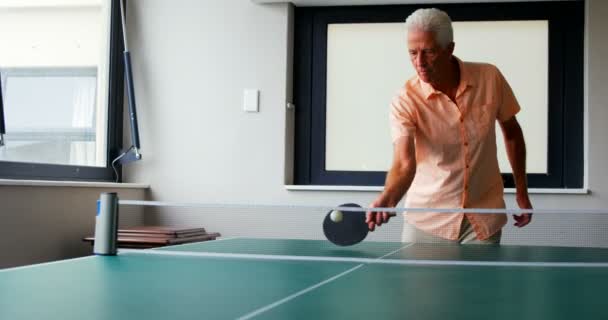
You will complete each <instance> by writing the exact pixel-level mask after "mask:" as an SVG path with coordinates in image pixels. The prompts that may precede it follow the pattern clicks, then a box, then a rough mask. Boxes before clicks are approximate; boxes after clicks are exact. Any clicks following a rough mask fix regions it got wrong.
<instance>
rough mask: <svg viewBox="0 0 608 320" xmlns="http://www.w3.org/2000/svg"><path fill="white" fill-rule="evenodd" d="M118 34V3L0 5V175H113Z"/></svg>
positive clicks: (119, 80)
mask: <svg viewBox="0 0 608 320" xmlns="http://www.w3.org/2000/svg"><path fill="white" fill-rule="evenodd" d="M120 31H121V29H120V5H119V1H117V0H69V1H68V0H52V1H37V0H27V1H6V2H3V3H2V4H0V39H1V41H2V49H1V50H0V84H1V89H2V91H1V92H2V98H3V108H2V109H1V110H0V111H3V112H2V113H3V119H4V129H5V130H4V131H5V134H4V136H3V145H2V146H0V178H16V179H53V180H91V181H114V180H116V179H115V176H114V171H113V169H112V168H111V166H110V159H113V158H115V157H116V155H117V154H118V152H119V150H120V147H121V144H120V141H121V139H122V124H121V122H122V116H121V114H122V94H123V90H122V86H123V66H122V59H121V56H120V55H121V52H122V42H121V33H120Z"/></svg>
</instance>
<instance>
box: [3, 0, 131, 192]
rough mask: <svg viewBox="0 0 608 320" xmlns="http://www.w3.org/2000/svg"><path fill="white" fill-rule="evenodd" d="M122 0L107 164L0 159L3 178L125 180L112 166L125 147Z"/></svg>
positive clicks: (116, 23) (115, 5)
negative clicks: (69, 163) (76, 164)
mask: <svg viewBox="0 0 608 320" xmlns="http://www.w3.org/2000/svg"><path fill="white" fill-rule="evenodd" d="M119 1H120V0H110V5H111V8H110V10H111V13H110V44H109V52H108V54H109V57H110V60H109V65H108V67H109V70H108V71H109V77H108V108H107V112H108V117H107V119H108V123H107V124H106V130H107V149H106V166H105V167H93V166H74V165H57V164H44V163H29V162H12V161H0V179H27V180H59V181H96V182H97V181H101V182H109V181H118V182H120V181H121V180H122V178H121V177H122V169H121V168H120V167H118V168H117V174H118V177H116V176H115V171H114V169H113V168H112V167H111V162H112V159H114V158H116V157H117V156H118V155H119V154H120V151H121V149H122V134H123V124H122V122H123V116H122V114H123V96H124V89H123V88H124V76H123V75H124V63H123V59H122V52H123V50H124V49H123V42H122V26H121V15H120V2H119Z"/></svg>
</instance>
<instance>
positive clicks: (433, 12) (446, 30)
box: [405, 8, 454, 48]
mask: <svg viewBox="0 0 608 320" xmlns="http://www.w3.org/2000/svg"><path fill="white" fill-rule="evenodd" d="M405 26H406V28H407V31H408V32H409V31H412V30H421V31H425V32H432V33H433V34H435V38H436V39H437V43H438V44H439V45H440V46H441V47H442V48H445V47H447V45H448V44H450V42H452V41H454V31H453V30H452V20H451V19H450V16H448V14H447V13H445V12H443V11H441V10H439V9H435V8H430V9H418V10H416V11H414V12H413V13H412V14H411V15H410V16H409V17H407V19H405Z"/></svg>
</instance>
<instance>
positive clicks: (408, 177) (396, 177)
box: [382, 163, 416, 206]
mask: <svg viewBox="0 0 608 320" xmlns="http://www.w3.org/2000/svg"><path fill="white" fill-rule="evenodd" d="M415 173H416V164H415V163H408V164H404V165H400V166H393V167H392V168H391V170H390V171H389V172H388V174H387V176H386V182H385V184H384V191H383V192H382V194H383V196H384V197H385V198H386V199H387V201H388V203H389V204H390V206H395V205H397V203H399V201H401V198H402V197H403V195H404V194H405V192H406V191H407V190H408V189H409V187H410V185H411V184H412V181H413V180H414V175H415Z"/></svg>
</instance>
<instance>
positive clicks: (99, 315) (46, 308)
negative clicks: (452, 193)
mask: <svg viewBox="0 0 608 320" xmlns="http://www.w3.org/2000/svg"><path fill="white" fill-rule="evenodd" d="M146 252H147V253H150V252H158V253H168V252H176V253H180V254H183V255H176V256H168V255H166V254H144V253H146ZM199 252H214V253H237V254H251V255H265V256H268V255H270V256H273V255H291V256H300V257H303V256H304V257H307V258H310V259H311V261H293V260H283V259H276V260H256V259H249V258H235V257H201V256H197V255H196V254H197V253H199ZM189 254H190V255H189ZM387 254H388V255H387ZM314 257H344V258H371V259H378V258H380V257H382V259H392V260H404V261H412V260H417V261H420V260H425V261H469V262H471V261H500V262H506V263H509V262H527V261H531V262H592V263H605V262H608V249H594V248H586V249H582V248H559V247H519V246H504V245H503V246H478V245H469V246H456V245H455V246H450V245H421V244H416V245H409V244H403V243H376V242H364V243H361V244H359V245H356V246H352V247H346V248H341V247H336V246H333V245H331V244H329V243H328V242H327V241H315V240H285V239H229V240H220V241H217V240H216V241H207V242H202V243H193V244H186V245H179V246H174V247H165V248H159V249H154V250H147V251H138V252H121V253H120V254H119V255H117V256H90V257H84V258H79V259H72V260H65V261H61V262H56V263H48V264H41V265H34V266H28V267H22V268H13V269H4V270H0V319H15V320H16V319H57V320H59V319H150V320H156V319H158V320H160V319H164V320H168V319H608V308H606V307H605V306H604V305H605V300H606V299H605V294H604V292H605V290H606V288H608V267H605V266H603V265H601V266H597V265H595V266H592V265H590V266H587V267H581V266H562V267H556V266H538V265H537V266H512V265H511V266H509V265H494V266H488V265H440V264H439V265H438V264H432V263H431V264H421V265H398V264H379V263H371V264H368V263H358V262H344V261H342V262H336V261H320V260H317V261H314V260H315V258H314Z"/></svg>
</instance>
